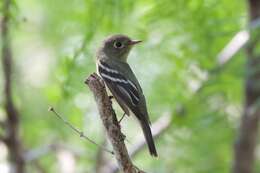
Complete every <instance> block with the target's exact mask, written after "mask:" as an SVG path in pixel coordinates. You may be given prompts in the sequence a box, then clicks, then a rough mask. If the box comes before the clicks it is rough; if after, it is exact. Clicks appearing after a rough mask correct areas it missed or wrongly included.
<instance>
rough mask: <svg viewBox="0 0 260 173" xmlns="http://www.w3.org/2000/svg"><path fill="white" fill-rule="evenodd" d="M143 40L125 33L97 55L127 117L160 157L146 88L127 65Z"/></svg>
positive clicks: (104, 44) (99, 70)
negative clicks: (132, 116) (145, 94)
mask: <svg viewBox="0 0 260 173" xmlns="http://www.w3.org/2000/svg"><path fill="white" fill-rule="evenodd" d="M141 42H142V41H140V40H132V39H131V38H130V37H128V36H126V35H123V34H115V35H112V36H109V37H107V38H106V39H105V40H104V41H103V42H102V44H101V46H100V47H99V48H98V50H97V53H96V66H97V73H98V75H99V76H100V77H101V78H102V80H103V81H104V83H105V85H106V87H107V88H108V90H109V91H110V92H111V93H112V95H113V97H114V98H115V100H116V101H117V103H118V104H119V106H120V107H121V108H122V110H123V111H124V113H125V114H127V115H128V116H130V115H131V114H133V115H134V116H135V117H136V118H137V120H138V122H139V124H140V125H141V127H142V130H143V134H144V137H145V140H146V143H147V145H148V149H149V152H150V154H151V156H154V157H158V154H157V151H156V147H155V144H154V140H153V136H152V132H151V128H150V125H151V122H150V119H149V116H148V112H147V106H146V100H145V96H144V94H143V91H142V88H141V86H140V84H139V82H138V80H137V78H136V75H135V74H134V72H133V70H132V69H131V67H130V66H129V64H128V62H127V58H128V55H129V53H130V51H131V49H132V47H133V46H134V45H136V44H138V43H141Z"/></svg>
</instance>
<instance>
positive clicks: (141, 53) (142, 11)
mask: <svg viewBox="0 0 260 173" xmlns="http://www.w3.org/2000/svg"><path fill="white" fill-rule="evenodd" d="M0 4H1V5H2V4H3V3H2V2H0ZM11 7H12V8H11V13H12V20H11V24H10V28H11V32H10V37H11V41H12V51H13V57H14V61H13V62H14V72H13V76H12V77H13V78H12V80H13V83H14V84H13V89H14V90H13V92H14V93H13V99H14V102H15V104H16V107H17V109H18V110H19V112H20V115H21V116H20V127H19V130H20V131H19V133H20V136H21V142H22V145H23V148H24V150H25V151H26V152H25V153H26V154H25V155H26V158H27V159H28V160H27V162H26V170H27V172H32V173H38V172H42V173H44V172H46V173H49V172H50V173H51V172H59V173H92V172H96V171H97V169H99V168H98V167H100V166H102V165H103V164H104V163H103V162H102V161H100V155H102V157H104V158H106V159H107V160H108V161H114V160H115V159H114V158H113V156H111V155H110V154H108V153H106V152H103V151H102V150H100V149H99V147H97V146H95V145H93V144H92V143H90V142H88V141H86V140H84V139H82V138H80V137H79V135H78V134H76V133H74V132H73V131H72V130H71V129H70V128H68V127H67V126H65V124H64V123H63V122H62V121H60V120H59V119H58V118H57V117H55V116H54V115H53V114H52V113H51V112H48V107H49V106H53V107H54V108H55V110H56V111H57V112H59V114H60V115H62V116H63V117H64V118H66V119H67V120H68V121H69V122H70V123H71V124H73V125H74V126H75V127H77V128H79V129H81V130H83V131H84V133H85V135H86V136H88V137H90V138H91V139H93V140H95V141H96V142H97V143H99V144H106V145H105V146H106V147H107V148H111V146H110V145H109V144H107V142H105V134H104V131H103V127H102V124H101V120H100V118H99V115H98V112H97V107H96V104H95V101H94V98H93V96H92V93H91V92H90V90H89V88H88V87H87V86H86V85H85V84H84V80H85V79H86V77H88V76H89V75H90V74H91V73H93V72H95V52H96V50H97V48H98V46H99V45H100V43H101V42H102V40H103V39H104V38H105V37H107V36H108V35H111V34H115V33H122V34H126V35H129V36H130V37H131V38H134V39H141V40H143V43H142V44H140V45H138V46H136V47H135V48H134V49H133V50H132V52H131V54H130V57H129V63H130V65H131V66H132V68H133V70H134V71H135V73H136V75H137V77H138V79H139V80H140V83H141V86H142V87H143V91H144V93H145V96H146V97H147V103H148V109H149V113H150V117H151V120H152V122H156V121H158V119H160V118H161V117H167V118H168V120H167V121H168V122H169V123H168V124H167V127H166V128H165V130H164V131H162V132H160V134H159V136H158V138H157V139H156V145H157V148H158V153H159V158H158V159H154V158H152V157H150V155H149V153H148V150H147V148H144V149H142V150H140V151H139V152H138V153H137V154H136V155H135V156H134V157H132V159H133V162H134V164H135V165H137V166H138V167H139V168H142V169H143V170H145V171H147V172H152V173H172V172H174V173H209V172H210V173H225V172H229V171H230V169H231V165H232V163H233V144H234V141H235V138H236V131H237V128H238V127H239V122H240V116H241V113H242V108H243V107H242V105H243V85H244V84H243V81H244V70H243V69H244V63H245V53H244V52H243V51H240V52H238V53H237V54H236V55H235V56H234V57H233V58H232V59H231V60H230V61H229V62H228V63H225V65H219V63H218V61H217V56H218V54H219V53H220V52H221V50H222V49H223V48H224V47H225V46H226V44H227V43H228V42H229V41H230V39H231V38H232V37H233V36H234V35H235V34H236V33H237V32H239V31H240V30H243V29H245V27H246V23H247V20H248V13H247V4H246V2H245V1H244V0H236V1H233V0H187V1H183V0H174V1H173V0H160V1H156V0H139V1H133V0H123V1H117V0H105V1H104V0H73V1H64V0H55V1H53V0H44V1H37V0H22V1H21V0H19V1H18V0H17V1H13V3H12V6H11ZM216 69H217V70H216ZM0 74H1V77H0V79H1V80H0V91H1V92H4V91H3V77H2V76H3V72H2V70H1V72H0ZM3 100H4V98H3V97H1V96H0V119H5V117H6V113H5V111H4V106H3V104H4V101H3ZM114 107H115V109H116V112H117V115H118V117H120V116H121V115H122V114H123V112H122V111H121V110H120V109H119V108H118V106H117V105H116V103H115V104H114ZM121 126H122V130H123V133H124V134H125V135H126V136H127V141H126V143H127V147H128V149H129V150H131V148H132V147H133V146H135V143H136V142H138V140H140V139H139V138H138V137H139V136H140V135H141V129H140V128H139V125H138V124H137V123H136V121H135V120H134V119H133V118H132V117H129V118H128V117H127V118H125V119H124V120H123V122H122V124H121ZM3 131H4V129H2V130H1V131H0V132H3ZM259 152H260V146H259V145H258V155H257V160H256V163H257V162H258V163H259V162H260V154H259ZM0 153H1V154H0V172H1V173H6V172H8V170H9V169H10V166H11V165H10V164H9V163H8V160H7V154H8V151H7V147H6V146H5V145H4V143H0ZM255 170H256V172H259V171H260V164H256V167H255Z"/></svg>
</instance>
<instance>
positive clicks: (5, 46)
mask: <svg viewBox="0 0 260 173" xmlns="http://www.w3.org/2000/svg"><path fill="white" fill-rule="evenodd" d="M10 11H11V0H4V1H3V19H2V24H1V38H2V66H3V74H4V97H5V100H4V101H5V103H4V104H5V111H6V114H7V119H6V122H5V124H6V130H5V133H6V134H5V136H6V142H5V143H6V145H7V147H8V151H9V160H10V162H11V163H12V165H13V167H12V169H13V170H11V171H12V172H14V173H23V172H24V158H23V151H22V145H21V140H20V138H19V133H18V131H19V123H20V122H19V114H18V112H17V110H16V108H15V105H14V103H13V100H12V80H11V75H12V65H13V64H12V51H11V43H10V34H9V33H10V29H9V26H10V25H9V24H10V18H11V13H10Z"/></svg>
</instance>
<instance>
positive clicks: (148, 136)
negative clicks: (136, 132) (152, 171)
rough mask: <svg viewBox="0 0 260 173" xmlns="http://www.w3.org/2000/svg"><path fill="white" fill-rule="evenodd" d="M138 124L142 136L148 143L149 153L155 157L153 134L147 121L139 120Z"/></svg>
mask: <svg viewBox="0 0 260 173" xmlns="http://www.w3.org/2000/svg"><path fill="white" fill-rule="evenodd" d="M140 124H141V126H142V129H143V133H144V137H145V140H146V143H147V145H148V148H149V151H150V154H151V155H152V156H154V157H157V156H158V154H157V151H156V148H155V145H154V141H153V136H152V132H151V129H150V126H149V124H148V123H147V122H142V121H140Z"/></svg>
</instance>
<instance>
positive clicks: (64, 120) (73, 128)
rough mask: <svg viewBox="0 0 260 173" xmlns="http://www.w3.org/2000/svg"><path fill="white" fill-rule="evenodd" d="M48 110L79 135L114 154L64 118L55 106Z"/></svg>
mask: <svg viewBox="0 0 260 173" xmlns="http://www.w3.org/2000/svg"><path fill="white" fill-rule="evenodd" d="M48 110H49V111H50V112H53V113H54V115H56V116H57V117H58V118H59V119H60V120H61V121H63V122H64V124H66V125H67V126H68V127H69V128H71V129H72V130H73V131H74V132H76V133H77V134H79V136H80V137H81V138H84V139H86V140H87V141H89V142H90V143H92V144H94V145H96V146H98V147H99V148H102V149H103V150H104V151H106V152H108V153H110V154H112V155H114V152H113V151H110V150H109V149H107V148H105V147H103V146H101V145H99V144H98V143H96V142H95V141H93V140H92V139H90V138H89V137H87V136H86V135H84V133H83V132H82V131H80V130H79V129H77V128H76V127H74V126H73V125H72V124H70V123H69V122H68V121H67V120H66V119H64V118H63V117H62V116H61V115H59V114H58V113H57V112H56V111H55V109H54V108H53V107H50V108H49V109H48Z"/></svg>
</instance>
